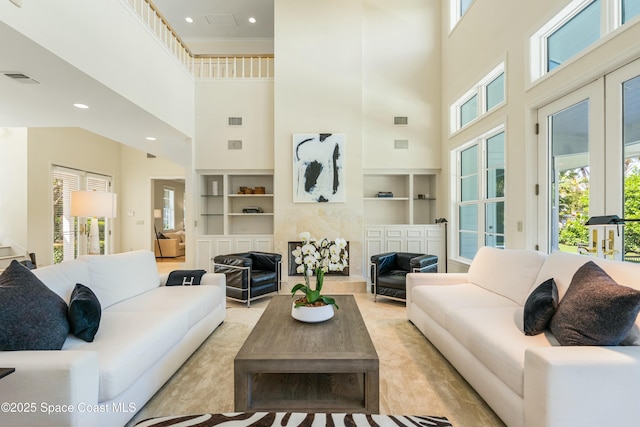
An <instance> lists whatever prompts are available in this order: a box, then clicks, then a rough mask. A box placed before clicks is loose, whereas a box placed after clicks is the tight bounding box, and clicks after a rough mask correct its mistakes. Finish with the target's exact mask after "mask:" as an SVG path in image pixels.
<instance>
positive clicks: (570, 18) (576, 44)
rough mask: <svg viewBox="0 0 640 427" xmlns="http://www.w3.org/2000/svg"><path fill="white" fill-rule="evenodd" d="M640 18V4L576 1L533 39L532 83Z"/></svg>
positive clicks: (639, 0)
mask: <svg viewBox="0 0 640 427" xmlns="http://www.w3.org/2000/svg"><path fill="white" fill-rule="evenodd" d="M638 14H640V0H573V1H571V2H570V3H569V4H568V5H567V6H566V7H565V8H564V9H563V10H562V11H560V13H558V14H557V15H556V16H554V17H553V18H552V19H551V20H549V22H547V23H546V24H545V25H543V26H542V27H541V28H540V29H539V30H538V31H537V32H536V33H535V34H533V35H532V36H531V39H530V48H531V52H530V54H531V65H532V66H531V81H535V80H537V79H538V78H540V77H542V76H543V75H545V74H546V73H548V72H550V71H552V70H554V69H556V68H557V67H559V66H561V65H562V64H564V63H565V62H567V61H569V60H570V59H571V58H573V57H575V56H576V55H578V54H579V53H581V52H584V51H585V50H587V49H588V48H589V47H590V46H591V45H593V44H594V43H596V42H597V41H598V40H600V39H601V38H602V37H604V36H605V35H607V34H609V33H611V32H612V31H614V30H615V29H617V28H618V27H620V26H621V25H623V24H625V23H626V22H628V21H629V20H631V19H633V18H634V17H635V16H637V15H638Z"/></svg>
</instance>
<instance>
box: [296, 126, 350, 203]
mask: <svg viewBox="0 0 640 427" xmlns="http://www.w3.org/2000/svg"><path fill="white" fill-rule="evenodd" d="M344 190H345V183H344V135H343V134H335V133H319V134H318V133H316V134H294V135H293V201H294V202H338V203H340V202H344V201H345V191H344Z"/></svg>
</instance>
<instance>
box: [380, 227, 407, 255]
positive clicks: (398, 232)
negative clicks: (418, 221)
mask: <svg viewBox="0 0 640 427" xmlns="http://www.w3.org/2000/svg"><path fill="white" fill-rule="evenodd" d="M384 237H385V248H386V250H385V252H404V251H405V250H406V247H407V243H406V230H405V228H404V227H385V233H384Z"/></svg>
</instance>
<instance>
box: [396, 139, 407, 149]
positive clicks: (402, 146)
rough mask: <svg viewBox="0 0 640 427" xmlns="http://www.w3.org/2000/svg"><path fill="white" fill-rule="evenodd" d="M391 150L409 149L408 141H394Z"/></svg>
mask: <svg viewBox="0 0 640 427" xmlns="http://www.w3.org/2000/svg"><path fill="white" fill-rule="evenodd" d="M393 148H395V149H396V150H408V149H409V140H408V139H396V140H395V141H393Z"/></svg>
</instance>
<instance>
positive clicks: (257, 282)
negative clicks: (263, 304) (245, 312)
mask: <svg viewBox="0 0 640 427" xmlns="http://www.w3.org/2000/svg"><path fill="white" fill-rule="evenodd" d="M213 266H214V272H215V273H224V274H225V276H227V277H226V279H227V298H230V299H233V300H236V301H240V302H246V303H247V307H249V306H250V305H251V301H253V300H256V299H258V298H262V297H265V296H268V295H271V294H273V293H277V292H279V291H280V280H281V273H282V256H281V255H280V254H273V253H268V252H253V251H251V252H244V253H238V254H230V255H218V256H216V257H215V258H213Z"/></svg>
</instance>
